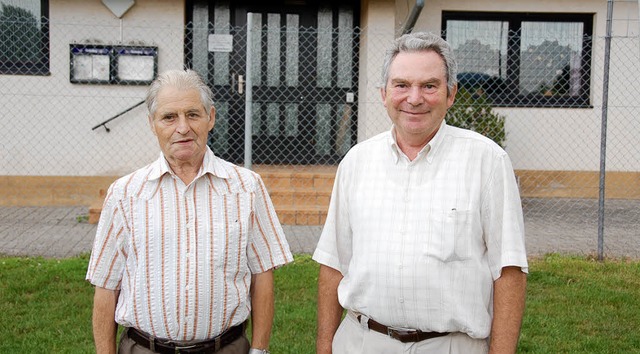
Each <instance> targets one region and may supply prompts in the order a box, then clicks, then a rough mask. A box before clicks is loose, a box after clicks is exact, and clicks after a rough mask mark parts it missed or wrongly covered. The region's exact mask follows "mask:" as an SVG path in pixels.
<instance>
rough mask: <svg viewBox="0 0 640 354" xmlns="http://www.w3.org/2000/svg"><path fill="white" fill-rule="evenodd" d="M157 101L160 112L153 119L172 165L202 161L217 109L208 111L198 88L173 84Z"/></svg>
mask: <svg viewBox="0 0 640 354" xmlns="http://www.w3.org/2000/svg"><path fill="white" fill-rule="evenodd" d="M156 102H157V109H156V112H155V113H154V115H153V116H150V117H149V122H150V124H151V130H152V131H153V133H154V134H155V135H156V137H157V138H158V143H159V144H160V149H161V150H162V152H163V153H164V156H165V158H166V159H167V161H169V163H170V164H171V165H178V164H193V165H198V164H200V163H202V159H203V157H204V154H205V151H206V148H207V135H208V133H209V131H210V130H211V129H212V128H213V125H214V123H215V109H214V108H213V107H212V108H211V111H210V112H206V111H205V109H204V105H203V104H202V101H201V100H200V94H199V92H198V90H196V89H190V90H186V91H185V90H180V89H177V88H175V87H171V86H167V87H164V88H162V89H161V90H160V92H159V93H158V97H157V101H156Z"/></svg>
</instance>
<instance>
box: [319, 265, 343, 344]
mask: <svg viewBox="0 0 640 354" xmlns="http://www.w3.org/2000/svg"><path fill="white" fill-rule="evenodd" d="M341 280H342V273H340V272H339V271H338V270H335V269H333V268H331V267H327V266H325V265H320V275H319V277H318V337H317V339H316V353H317V354H331V344H332V343H333V336H334V335H335V334H336V331H337V330H338V326H339V325H340V320H341V319H342V312H343V311H344V309H343V308H342V306H341V305H340V303H339V302H338V284H340V281H341Z"/></svg>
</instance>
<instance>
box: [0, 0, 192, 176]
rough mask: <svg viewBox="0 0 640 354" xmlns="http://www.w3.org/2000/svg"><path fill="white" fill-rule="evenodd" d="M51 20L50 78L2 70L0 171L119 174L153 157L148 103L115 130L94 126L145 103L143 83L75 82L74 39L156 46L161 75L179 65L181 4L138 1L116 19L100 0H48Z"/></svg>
mask: <svg viewBox="0 0 640 354" xmlns="http://www.w3.org/2000/svg"><path fill="white" fill-rule="evenodd" d="M50 23H51V24H50V38H51V42H50V43H51V44H50V48H51V49H50V52H51V55H50V60H51V63H50V69H51V75H49V76H12V75H0V87H3V89H2V95H0V106H1V107H3V109H2V113H0V114H2V117H1V120H2V123H0V126H6V128H5V134H3V137H4V138H3V143H2V146H1V147H0V148H1V149H2V154H0V175H122V174H125V173H128V172H130V171H132V170H133V169H135V168H137V167H140V166H142V165H144V164H147V163H149V162H150V161H152V160H153V159H155V158H156V157H157V154H158V153H159V150H158V148H157V143H156V142H155V137H154V136H153V135H152V134H151V133H150V131H149V128H148V124H147V120H146V108H144V105H143V106H140V107H138V108H136V109H134V110H133V111H131V112H130V113H129V114H127V115H126V116H123V117H121V118H118V119H117V120H115V121H113V122H112V123H110V124H108V126H109V128H110V129H111V132H110V133H107V132H106V131H105V130H104V129H102V128H100V129H98V130H95V131H92V130H91V128H92V127H93V126H95V125H97V124H99V123H100V122H102V121H104V120H106V119H108V118H110V117H111V116H113V115H115V114H117V113H119V112H121V111H123V110H124V109H126V108H128V107H130V106H132V105H133V104H135V103H136V102H139V101H141V100H142V99H143V98H144V95H145V90H146V86H121V85H86V84H71V83H70V82H69V60H70V59H69V44H71V43H82V44H125V45H126V44H130V45H145V46H146V45H148V46H157V47H158V53H159V58H158V66H159V72H161V71H163V70H166V69H169V68H181V67H182V60H183V54H182V51H183V50H182V48H183V37H184V4H183V3H182V2H181V1H172V0H163V1H153V0H137V1H136V4H135V5H134V6H133V7H132V8H131V9H130V10H129V11H128V12H127V13H126V14H125V15H124V16H123V18H122V19H118V18H117V17H116V16H115V15H114V14H113V13H112V12H111V11H110V10H109V9H107V8H106V7H105V6H104V5H103V4H102V3H101V2H100V0H87V1H56V0H51V1H50ZM7 128H8V129H9V130H10V134H6V129H7ZM141 131H144V133H141Z"/></svg>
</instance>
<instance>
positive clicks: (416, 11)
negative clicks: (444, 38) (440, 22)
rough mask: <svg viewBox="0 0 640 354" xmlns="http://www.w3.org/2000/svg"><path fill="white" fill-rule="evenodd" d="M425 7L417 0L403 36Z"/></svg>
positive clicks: (403, 27) (404, 28) (403, 29)
mask: <svg viewBox="0 0 640 354" xmlns="http://www.w3.org/2000/svg"><path fill="white" fill-rule="evenodd" d="M639 1H640V0H639ZM423 7H424V0H416V4H415V5H414V6H413V8H412V9H411V12H409V16H407V20H406V21H404V25H403V26H402V34H407V33H411V31H413V27H414V26H415V25H416V21H418V16H420V12H422V8H423Z"/></svg>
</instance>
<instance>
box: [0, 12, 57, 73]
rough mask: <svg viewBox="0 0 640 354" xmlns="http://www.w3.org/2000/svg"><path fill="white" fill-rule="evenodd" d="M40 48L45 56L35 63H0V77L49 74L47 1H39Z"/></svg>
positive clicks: (49, 42) (49, 50)
mask: <svg viewBox="0 0 640 354" xmlns="http://www.w3.org/2000/svg"><path fill="white" fill-rule="evenodd" d="M40 14H41V15H40V25H41V31H40V46H39V49H40V50H41V51H42V52H45V54H44V55H43V56H42V57H41V58H40V59H39V60H36V61H0V75H29V76H47V75H50V74H51V69H50V61H51V60H50V55H51V47H50V46H51V39H50V31H49V0H40Z"/></svg>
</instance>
